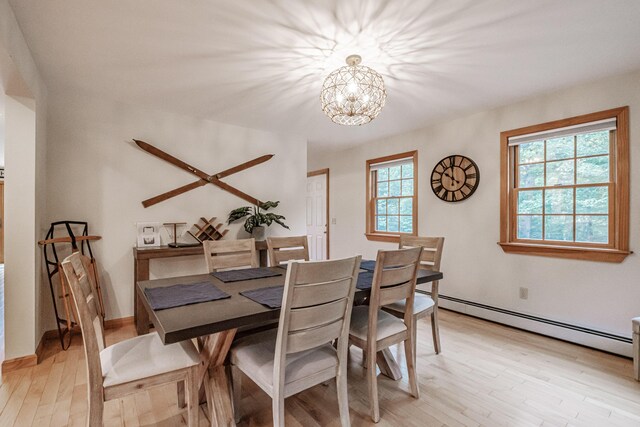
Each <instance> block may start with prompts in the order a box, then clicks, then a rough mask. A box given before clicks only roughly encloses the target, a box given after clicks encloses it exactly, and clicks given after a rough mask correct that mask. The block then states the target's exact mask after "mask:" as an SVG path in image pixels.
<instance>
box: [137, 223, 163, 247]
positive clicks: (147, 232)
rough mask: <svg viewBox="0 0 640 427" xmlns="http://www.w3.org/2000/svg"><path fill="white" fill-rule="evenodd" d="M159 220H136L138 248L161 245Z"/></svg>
mask: <svg viewBox="0 0 640 427" xmlns="http://www.w3.org/2000/svg"><path fill="white" fill-rule="evenodd" d="M160 226H161V224H160V223H159V222H138V223H136V229H137V231H138V234H137V239H136V245H137V247H139V248H153V247H158V246H160V245H161V241H160Z"/></svg>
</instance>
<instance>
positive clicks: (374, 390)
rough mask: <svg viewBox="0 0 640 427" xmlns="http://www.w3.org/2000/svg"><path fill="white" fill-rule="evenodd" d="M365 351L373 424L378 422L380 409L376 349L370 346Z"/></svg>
mask: <svg viewBox="0 0 640 427" xmlns="http://www.w3.org/2000/svg"><path fill="white" fill-rule="evenodd" d="M369 347H370V350H367V351H368V352H369V354H368V355H367V371H368V372H367V382H368V386H369V408H370V411H371V419H372V420H373V422H374V423H377V422H378V421H380V407H379V406H378V376H377V375H376V374H377V372H376V349H375V346H374V345H370V346H369Z"/></svg>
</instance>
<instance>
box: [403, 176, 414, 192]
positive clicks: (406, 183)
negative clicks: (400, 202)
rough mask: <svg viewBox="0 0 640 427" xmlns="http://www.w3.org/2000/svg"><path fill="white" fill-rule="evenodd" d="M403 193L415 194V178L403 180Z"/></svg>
mask: <svg viewBox="0 0 640 427" xmlns="http://www.w3.org/2000/svg"><path fill="white" fill-rule="evenodd" d="M402 195H403V196H413V180H412V179H403V180H402Z"/></svg>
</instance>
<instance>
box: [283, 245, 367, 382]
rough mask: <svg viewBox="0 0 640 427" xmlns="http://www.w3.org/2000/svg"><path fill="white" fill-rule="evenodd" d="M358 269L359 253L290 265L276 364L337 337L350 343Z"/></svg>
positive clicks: (296, 262) (294, 262)
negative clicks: (353, 255) (288, 356)
mask: <svg viewBox="0 0 640 427" xmlns="http://www.w3.org/2000/svg"><path fill="white" fill-rule="evenodd" d="M359 269H360V256H357V257H353V258H347V259H341V260H332V261H312V262H300V261H293V262H291V263H290V264H289V266H288V269H287V277H286V281H285V291H284V295H283V300H282V310H281V313H280V325H279V328H278V338H277V341H276V366H282V367H283V366H284V365H283V364H284V359H285V358H286V355H287V354H288V353H296V352H299V351H303V350H308V349H312V348H315V347H318V346H321V345H324V344H326V343H329V342H331V341H332V340H334V339H336V338H337V339H338V340H339V341H340V340H341V341H342V342H343V343H346V342H347V340H348V334H349V328H348V326H349V320H350V317H351V307H352V305H353V295H354V293H355V287H356V283H357V280H358V272H359ZM345 348H346V345H345ZM281 374H284V373H283V372H282V373H281ZM274 375H276V373H274ZM274 380H275V378H274Z"/></svg>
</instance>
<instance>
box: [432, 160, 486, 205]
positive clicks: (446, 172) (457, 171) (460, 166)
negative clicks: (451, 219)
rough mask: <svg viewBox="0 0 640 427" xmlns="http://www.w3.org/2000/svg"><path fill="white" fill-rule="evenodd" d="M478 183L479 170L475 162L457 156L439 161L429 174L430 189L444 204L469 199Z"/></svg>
mask: <svg viewBox="0 0 640 427" xmlns="http://www.w3.org/2000/svg"><path fill="white" fill-rule="evenodd" d="M479 183H480V170H479V169H478V165H476V162H474V161H473V160H471V159H470V158H468V157H465V156H460V155H458V154H454V155H451V156H448V157H445V158H444V159H442V160H440V161H439V162H438V164H437V165H436V166H435V167H434V168H433V172H431V189H432V190H433V193H434V194H435V195H436V196H438V198H440V199H442V200H444V201H445V202H459V201H462V200H465V199H467V198H469V197H471V195H472V194H473V193H474V192H475V191H476V188H478V184H479Z"/></svg>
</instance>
